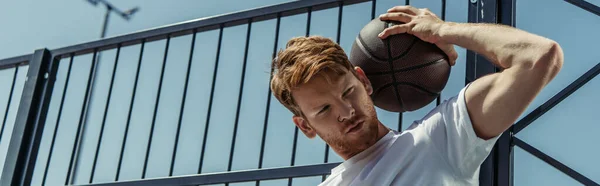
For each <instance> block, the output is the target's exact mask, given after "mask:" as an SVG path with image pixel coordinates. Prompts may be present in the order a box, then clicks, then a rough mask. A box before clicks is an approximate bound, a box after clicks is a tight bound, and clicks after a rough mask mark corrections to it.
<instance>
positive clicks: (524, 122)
mask: <svg viewBox="0 0 600 186" xmlns="http://www.w3.org/2000/svg"><path fill="white" fill-rule="evenodd" d="M599 73H600V63H598V64H596V66H594V67H592V68H591V69H590V70H588V71H587V72H586V73H585V74H583V75H581V76H580V77H579V78H577V80H575V81H573V83H571V84H570V85H569V86H567V87H565V88H564V89H563V90H561V91H560V92H559V93H558V94H556V95H554V96H553V97H552V98H550V99H549V100H548V101H546V103H544V104H542V105H540V106H539V107H538V108H536V109H535V110H533V111H531V112H530V113H529V114H527V116H525V117H523V119H521V120H519V121H518V122H517V123H516V124H515V125H513V132H514V134H517V133H519V131H521V130H523V129H524V128H525V127H527V126H528V125H529V124H531V123H532V122H533V121H535V120H536V119H537V118H539V117H540V116H542V115H543V114H544V113H546V112H548V111H549V110H550V109H552V108H553V107H554V106H556V105H558V103H560V102H561V101H562V100H564V99H565V98H567V97H569V95H571V94H573V92H575V91H577V90H578V89H579V88H581V87H582V86H583V85H585V84H586V83H587V82H589V81H590V80H592V79H594V77H596V76H597V75H598V74H599Z"/></svg>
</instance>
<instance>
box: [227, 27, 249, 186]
mask: <svg viewBox="0 0 600 186" xmlns="http://www.w3.org/2000/svg"><path fill="white" fill-rule="evenodd" d="M251 29H252V19H248V29H247V31H246V46H245V49H244V62H243V64H242V77H241V80H240V91H239V94H238V102H237V109H236V112H235V124H234V125H233V137H232V139H231V148H230V149H229V163H227V171H231V167H232V166H233V153H234V150H235V141H236V139H237V129H238V124H239V122H240V121H239V120H240V109H241V106H242V95H243V92H244V79H245V76H246V63H247V61H248V48H249V47H250V31H251ZM225 186H229V183H225Z"/></svg>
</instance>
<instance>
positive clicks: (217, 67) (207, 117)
mask: <svg viewBox="0 0 600 186" xmlns="http://www.w3.org/2000/svg"><path fill="white" fill-rule="evenodd" d="M224 27H225V25H223V24H221V25H219V41H218V42H217V54H216V56H215V68H214V70H213V79H212V80H213V82H212V85H211V87H210V98H209V101H208V113H207V114H206V123H205V125H204V126H205V127H204V136H203V140H202V152H200V164H199V165H198V174H200V173H202V165H203V164H204V154H206V152H205V151H206V140H207V137H208V129H209V128H208V127H209V124H210V114H211V111H212V104H213V98H214V95H215V83H216V81H217V70H218V69H219V56H220V55H221V44H222V42H223V29H224Z"/></svg>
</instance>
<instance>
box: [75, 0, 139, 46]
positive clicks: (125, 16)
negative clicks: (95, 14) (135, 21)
mask: <svg viewBox="0 0 600 186" xmlns="http://www.w3.org/2000/svg"><path fill="white" fill-rule="evenodd" d="M87 1H88V3H90V4H92V5H94V6H98V3H100V4H102V5H104V6H105V7H106V13H105V14H104V24H102V33H101V34H100V38H104V36H106V27H107V25H108V20H109V17H110V13H111V12H115V13H116V14H117V15H119V16H121V17H122V18H123V19H125V20H127V21H129V19H131V16H133V14H135V13H136V12H137V11H139V10H140V8H139V7H133V8H131V9H129V10H126V11H121V10H119V9H118V8H117V7H115V6H113V5H112V4H110V3H109V2H108V1H106V0H87Z"/></svg>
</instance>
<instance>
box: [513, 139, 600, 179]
mask: <svg viewBox="0 0 600 186" xmlns="http://www.w3.org/2000/svg"><path fill="white" fill-rule="evenodd" d="M513 140H514V141H513V142H514V144H515V145H516V146H518V147H521V148H522V149H523V150H525V151H527V152H529V153H530V154H531V155H534V156H535V157H537V158H539V159H541V160H542V161H544V162H546V163H548V164H550V165H551V166H552V167H554V168H556V169H558V170H559V171H561V172H563V173H565V174H566V175H568V176H569V177H571V178H573V179H575V180H577V181H579V182H580V183H582V184H583V185H597V186H600V185H599V184H598V183H596V182H594V181H592V180H591V179H589V178H587V177H585V176H583V175H582V174H579V173H578V172H577V171H575V170H573V169H571V168H570V167H568V166H567V165H565V164H562V163H561V162H559V161H558V160H556V159H554V158H552V157H550V156H548V155H546V154H544V153H543V152H542V151H540V150H538V149H536V148H535V147H532V146H531V145H529V144H527V143H525V142H524V141H522V140H520V139H519V138H517V137H514V139H513Z"/></svg>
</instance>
